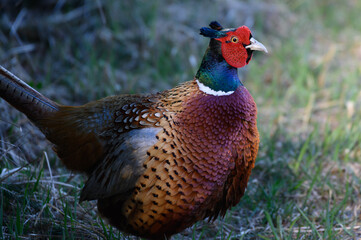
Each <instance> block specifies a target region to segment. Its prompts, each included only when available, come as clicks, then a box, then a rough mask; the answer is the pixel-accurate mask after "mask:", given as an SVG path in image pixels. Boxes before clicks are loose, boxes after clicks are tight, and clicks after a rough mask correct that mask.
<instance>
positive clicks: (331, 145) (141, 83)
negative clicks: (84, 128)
mask: <svg viewBox="0 0 361 240" xmlns="http://www.w3.org/2000/svg"><path fill="white" fill-rule="evenodd" d="M360 10H361V2H360V1H357V0H345V1H342V2H341V1H337V0H320V1H317V2H316V1H311V0H305V1H303V0H302V1H301V0H296V1H288V0H285V1H281V0H274V1H270V0H268V1H261V0H255V1H246V2H240V1H236V0H227V1H221V0H212V1H206V0H199V1H197V3H196V4H195V3H194V1H190V0H185V1H182V2H181V3H177V2H176V1H166V0H156V1H141V0H135V1H130V0H129V1H110V0H108V1H99V0H98V1H66V0H59V1H56V0H49V1H45V0H42V1H36V3H34V2H33V1H29V0H28V1H26V0H17V1H11V0H5V1H2V2H1V3H0V64H1V65H3V66H5V67H7V68H9V69H10V70H11V71H12V72H14V73H15V74H17V75H18V76H19V77H21V78H22V79H23V80H24V81H26V82H27V83H29V84H30V85H32V86H33V87H35V88H36V89H38V90H39V91H40V92H42V93H43V94H45V95H46V96H48V97H49V98H51V99H53V100H55V101H58V102H60V103H63V104H70V105H77V104H83V103H86V102H88V101H90V100H95V99H99V98H101V97H104V96H108V95H113V94H122V93H141V92H156V91H160V90H164V89H168V88H171V87H173V86H175V85H177V84H178V83H181V82H184V81H187V80H191V79H192V78H193V76H194V74H195V72H196V70H197V68H198V66H199V63H200V60H201V58H202V55H203V53H204V51H205V49H206V46H207V42H208V39H205V38H203V37H202V36H200V35H199V34H198V29H199V28H200V27H203V26H206V25H208V23H209V22H210V21H213V20H217V21H219V22H220V23H221V24H222V25H224V26H226V27H237V26H240V25H247V26H249V27H250V28H251V30H252V32H253V36H254V37H255V38H256V39H257V40H259V41H260V42H262V43H263V44H264V45H265V46H266V47H267V48H268V50H269V52H270V53H269V54H268V55H264V54H262V53H255V55H254V57H253V59H252V61H251V63H250V64H249V65H248V66H247V67H246V68H244V69H242V70H240V75H241V76H242V81H243V82H244V85H245V86H246V87H247V88H248V89H249V91H250V92H251V94H252V95H253V97H254V99H255V101H256V103H257V106H258V127H259V130H260V134H261V145H260V151H259V156H258V158H257V163H256V167H255V169H254V171H253V173H252V175H251V179H250V182H249V185H248V188H247V191H246V194H245V196H244V197H243V198H242V200H241V202H240V203H239V204H238V205H237V206H236V207H234V208H233V209H232V210H230V211H228V213H227V215H226V217H225V218H224V219H217V220H216V221H215V222H214V223H209V222H207V221H202V222H199V223H197V224H195V225H194V226H193V227H191V228H189V229H187V230H185V231H184V232H182V233H180V234H177V235H175V237H174V239H185V240H188V239H357V238H361V220H360V217H361V210H360V206H361V193H360V192H361V161H360V159H361V125H360V124H359V123H360V120H361V112H360V111H359V109H360V107H361V90H360V89H361V81H360V80H361V64H360V62H361V15H360V14H359V12H360ZM84 179H85V178H84V177H82V176H79V175H75V174H73V173H71V172H69V171H68V170H66V169H65V168H64V167H63V166H62V165H61V164H60V163H59V161H58V159H57V157H56V156H55V154H54V153H53V152H52V150H51V145H50V144H49V143H48V142H47V141H46V140H45V139H44V137H43V136H42V135H41V133H40V132H39V131H38V130H37V129H36V128H35V127H34V126H33V125H31V124H30V122H29V121H28V120H27V119H26V117H24V116H23V115H22V114H20V113H18V112H17V111H16V110H14V109H13V108H12V107H11V106H9V105H8V104H7V103H5V102H4V101H2V100H0V199H1V201H0V223H1V226H2V227H1V228H0V238H4V239H13V238H17V239H24V238H25V239H27V238H31V239H33V238H34V239H36V238H41V239H43V238H48V239H57V238H64V239H78V238H82V239H95V238H100V239H134V237H131V236H123V235H122V233H120V232H119V231H117V230H116V229H115V228H112V227H110V226H109V225H107V224H106V223H105V222H103V221H102V219H101V218H100V217H98V216H97V214H96V209H95V203H94V202H84V203H81V204H79V203H78V199H79V193H80V190H81V188H82V186H83V184H84Z"/></svg>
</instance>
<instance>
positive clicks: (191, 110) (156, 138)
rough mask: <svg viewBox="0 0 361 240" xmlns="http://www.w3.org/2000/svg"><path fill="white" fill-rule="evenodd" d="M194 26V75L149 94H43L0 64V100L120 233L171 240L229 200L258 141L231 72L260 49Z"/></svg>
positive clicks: (236, 36)
mask: <svg viewBox="0 0 361 240" xmlns="http://www.w3.org/2000/svg"><path fill="white" fill-rule="evenodd" d="M209 26H210V28H208V27H203V28H201V29H200V34H201V35H203V36H205V37H208V38H210V43H209V47H208V49H207V50H206V52H205V55H204V57H203V60H202V62H201V65H200V67H199V70H198V72H197V74H196V75H195V78H194V79H193V80H192V81H189V82H185V83H183V84H181V85H179V86H177V87H175V88H173V89H170V90H166V91H163V92H159V93H156V94H138V95H119V96H110V97H106V98H103V99H100V100H97V101H93V102H89V103H87V104H85V105H82V106H64V105H61V104H58V103H55V102H53V101H52V100H50V99H48V98H46V97H45V96H43V95H42V94H40V93H39V92H37V91H36V90H34V89H33V88H31V87H30V86H28V85H27V84H26V83H24V82H23V81H22V80H20V79H19V78H18V77H16V76H15V75H13V74H12V73H10V72H9V71H8V70H6V69H5V68H3V67H1V66H0V96H1V97H2V98H3V99H5V100H6V101H7V102H9V103H10V104H11V105H13V106H14V107H15V108H17V109H18V110H19V111H21V112H23V113H24V114H25V115H26V116H27V117H28V118H29V119H30V120H31V121H32V122H33V123H34V124H35V125H36V126H37V127H38V128H39V129H40V130H41V131H42V132H43V133H44V135H45V136H46V138H47V139H48V140H49V141H50V142H51V143H52V144H54V151H55V152H56V153H57V155H58V156H59V158H60V159H61V161H62V163H63V164H64V165H65V167H66V168H68V169H69V170H72V171H76V172H79V173H84V174H86V175H87V176H88V179H87V181H86V183H85V186H84V188H83V189H82V192H81V196H80V201H85V200H87V201H89V200H97V201H98V202H97V206H98V211H99V213H100V215H101V216H102V217H103V218H105V219H106V220H107V221H108V222H109V223H110V224H111V225H113V226H115V227H117V228H118V229H119V230H121V231H123V232H125V233H127V234H132V235H136V236H139V237H143V238H147V239H170V238H171V236H172V235H173V234H175V233H178V232H180V231H182V230H184V229H185V228H187V227H190V226H192V225H193V224H194V223H195V222H196V221H199V220H201V219H205V218H208V219H209V220H210V221H212V220H214V219H216V218H217V216H219V215H221V216H224V215H225V213H226V211H227V209H229V208H231V207H232V206H234V205H236V204H237V203H238V202H239V201H240V198H241V197H242V195H243V194H244V191H245V188H246V186H247V182H248V179H249V176H250V174H251V170H252V168H253V167H254V164H255V159H256V155H257V152H258V145H259V134H258V131H257V122H256V118H257V108H256V104H255V102H254V100H253V98H252V96H251V95H250V93H249V92H248V90H247V89H246V88H245V87H244V86H243V84H242V82H241V81H240V80H239V78H238V75H237V68H241V67H243V66H245V65H247V64H248V63H249V62H250V60H251V58H252V54H253V51H264V52H266V53H267V49H266V48H265V47H264V46H263V45H262V44H261V43H260V42H258V41H256V40H255V39H254V38H253V37H252V34H251V31H250V30H249V29H248V28H247V27H246V26H241V27H238V28H230V29H224V28H223V27H222V26H221V25H220V24H219V23H218V22H211V23H210V25H209Z"/></svg>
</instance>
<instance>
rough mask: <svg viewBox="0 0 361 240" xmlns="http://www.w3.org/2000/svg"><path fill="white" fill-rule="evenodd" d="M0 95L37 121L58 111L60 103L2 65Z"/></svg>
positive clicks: (0, 69) (0, 68)
mask: <svg viewBox="0 0 361 240" xmlns="http://www.w3.org/2000/svg"><path fill="white" fill-rule="evenodd" d="M0 97H1V98H3V99H5V100H6V101H7V102H8V103H10V104H11V105H12V106H14V107H15V108H16V109H18V110H19V111H21V112H22V113H24V114H25V115H26V116H27V117H28V118H29V119H30V120H32V121H36V120H37V119H42V118H44V117H46V116H48V115H49V114H50V113H53V112H57V111H58V110H59V105H58V104H57V103H55V102H53V101H51V100H50V99H48V98H47V97H45V96H43V95H42V94H41V93H39V92H38V91H36V90H35V89H33V88H32V87H30V86H29V85H27V84H26V83H25V82H24V81H22V80H21V79H20V78H18V77H17V76H15V75H14V74H12V73H11V72H10V71H8V70H7V69H5V68H4V67H2V66H1V65H0Z"/></svg>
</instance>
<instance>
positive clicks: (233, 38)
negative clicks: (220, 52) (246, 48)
mask: <svg viewBox="0 0 361 240" xmlns="http://www.w3.org/2000/svg"><path fill="white" fill-rule="evenodd" d="M231 41H232V42H233V43H238V41H239V40H238V37H236V36H233V37H231Z"/></svg>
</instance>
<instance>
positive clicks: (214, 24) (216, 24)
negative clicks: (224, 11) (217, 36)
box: [209, 21, 223, 31]
mask: <svg viewBox="0 0 361 240" xmlns="http://www.w3.org/2000/svg"><path fill="white" fill-rule="evenodd" d="M209 26H210V27H211V28H212V29H214V30H218V31H220V30H222V29H223V27H222V25H221V24H220V23H219V22H217V21H213V22H211V23H210V24H209Z"/></svg>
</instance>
